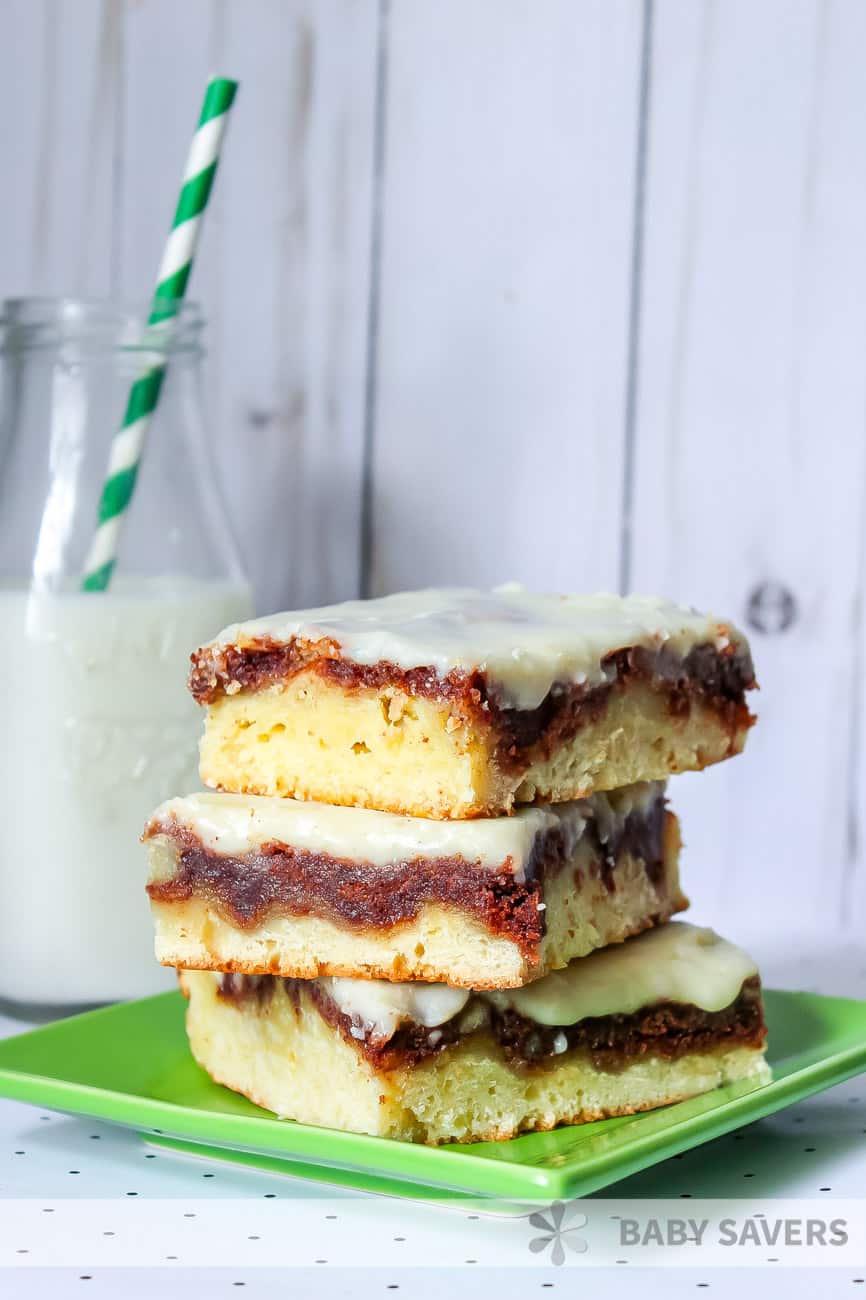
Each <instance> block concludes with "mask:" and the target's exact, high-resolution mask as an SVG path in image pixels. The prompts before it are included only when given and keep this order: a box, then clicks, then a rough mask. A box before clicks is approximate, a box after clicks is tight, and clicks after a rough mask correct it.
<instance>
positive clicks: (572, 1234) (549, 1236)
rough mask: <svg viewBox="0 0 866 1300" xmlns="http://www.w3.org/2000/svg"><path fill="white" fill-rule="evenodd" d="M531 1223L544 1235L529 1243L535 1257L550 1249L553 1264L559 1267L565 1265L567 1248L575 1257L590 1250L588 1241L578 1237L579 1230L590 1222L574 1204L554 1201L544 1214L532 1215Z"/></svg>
mask: <svg viewBox="0 0 866 1300" xmlns="http://www.w3.org/2000/svg"><path fill="white" fill-rule="evenodd" d="M529 1222H530V1223H531V1224H532V1226H533V1228H538V1229H539V1230H540V1231H541V1232H542V1234H543V1235H542V1236H540V1237H533V1238H532V1240H531V1241H530V1243H529V1249H530V1250H531V1251H532V1253H533V1255H540V1254H541V1252H542V1251H543V1250H547V1248H548V1247H550V1259H551V1263H553V1264H556V1265H557V1266H558V1265H560V1264H564V1263H565V1248H566V1246H567V1247H568V1249H569V1250H572V1251H574V1253H575V1255H583V1254H584V1252H585V1251H587V1250H589V1243H588V1242H587V1241H586V1239H585V1238H584V1237H580V1236H578V1235H577V1234H578V1229H579V1228H585V1227H586V1225H587V1223H588V1222H589V1220H588V1219H587V1217H586V1215H585V1214H578V1213H577V1212H576V1211H575V1208H574V1203H573V1202H572V1204H571V1205H563V1203H562V1201H554V1202H553V1204H552V1205H551V1206H550V1207H549V1208H548V1209H547V1210H546V1211H545V1213H544V1214H530V1216H529Z"/></svg>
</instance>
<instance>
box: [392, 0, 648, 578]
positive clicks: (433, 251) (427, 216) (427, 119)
mask: <svg viewBox="0 0 866 1300" xmlns="http://www.w3.org/2000/svg"><path fill="white" fill-rule="evenodd" d="M641 16H642V7H641V6H640V5H638V4H634V3H616V4H611V3H585V2H583V0H581V3H571V2H570V0H568V2H566V0H545V3H543V4H541V5H537V4H536V5H533V4H529V3H523V2H522V0H520V2H514V3H511V4H509V5H506V6H503V5H499V4H496V3H493V2H492V0H483V2H479V0H476V3H474V4H472V5H463V4H460V3H457V0H446V2H445V3H440V4H437V5H427V6H418V5H410V4H395V5H393V6H392V12H391V18H390V31H389V39H388V44H387V87H386V88H387V114H386V131H385V155H384V164H385V169H384V183H383V204H382V211H383V228H382V262H381V276H382V278H381V286H380V292H381V298H380V317H379V325H380V328H379V337H378V348H377V355H376V358H375V360H376V370H377V373H376V384H375V396H376V403H375V411H374V412H373V415H374V420H373V427H372V449H371V450H372V464H373V470H374V482H373V493H372V521H371V522H372V547H371V560H372V564H371V573H370V574H369V575H368V576H369V585H370V587H371V589H372V590H374V591H376V592H382V591H387V590H392V589H395V588H399V587H406V586H417V585H423V584H427V583H433V582H444V583H455V582H456V583H466V582H472V583H480V584H489V583H494V582H497V581H503V580H506V579H509V578H516V579H522V580H525V581H527V582H529V583H534V584H536V585H538V586H540V587H542V588H548V589H556V588H565V589H569V588H571V589H574V588H590V589H592V588H596V587H601V586H610V585H613V584H615V582H616V573H617V559H618V539H619V503H620V492H621V478H622V446H623V420H624V396H625V385H624V378H625V357H626V347H627V335H628V305H629V289H630V258H631V239H632V198H633V181H634V169H635V141H636V129H637V102H638V83H639V67H640V42H641Z"/></svg>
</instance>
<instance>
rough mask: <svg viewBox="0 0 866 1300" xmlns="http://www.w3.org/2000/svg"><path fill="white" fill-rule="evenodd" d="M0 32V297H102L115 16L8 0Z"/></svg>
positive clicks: (82, 0) (111, 261) (98, 9)
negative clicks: (0, 195)
mask: <svg viewBox="0 0 866 1300" xmlns="http://www.w3.org/2000/svg"><path fill="white" fill-rule="evenodd" d="M0 30H2V36H0V157H2V165H3V193H4V201H3V210H2V219H0V296H2V297H12V296H16V295H32V294H75V295H82V294H83V295H91V296H93V295H100V294H105V293H108V292H109V291H110V289H111V286H112V276H113V271H114V266H115V261H116V259H115V255H114V246H113V225H112V203H113V192H114V185H115V180H116V174H115V173H116V120H117V119H116V105H117V99H118V95H119V90H120V75H121V43H120V14H119V11H118V8H117V6H115V5H113V4H111V3H110V0H79V3H77V4H71V3H69V2H68V0H65V2H58V0H54V3H52V0H7V3H5V4H4V5H3V13H2V29H0Z"/></svg>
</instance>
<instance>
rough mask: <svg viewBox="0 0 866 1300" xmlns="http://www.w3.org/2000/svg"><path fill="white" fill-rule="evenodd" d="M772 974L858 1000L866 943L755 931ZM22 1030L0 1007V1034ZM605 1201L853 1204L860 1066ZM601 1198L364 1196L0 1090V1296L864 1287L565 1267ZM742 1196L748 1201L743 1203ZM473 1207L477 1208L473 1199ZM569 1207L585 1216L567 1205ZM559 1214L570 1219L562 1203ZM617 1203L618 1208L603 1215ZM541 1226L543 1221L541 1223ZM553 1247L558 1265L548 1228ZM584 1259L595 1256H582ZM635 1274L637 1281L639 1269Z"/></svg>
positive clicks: (821, 1272) (865, 976)
mask: <svg viewBox="0 0 866 1300" xmlns="http://www.w3.org/2000/svg"><path fill="white" fill-rule="evenodd" d="M751 947H752V950H753V951H754V952H755V953H756V955H757V956H758V958H759V960H760V961H761V964H762V966H763V969H764V975H765V980H766V982H767V984H768V985H773V986H776V987H789V988H800V989H806V990H810V991H813V992H821V993H829V994H837V995H844V996H849V997H860V998H866V950H864V946H863V945H857V944H853V943H850V942H849V943H844V942H839V943H837V944H835V945H828V944H827V943H826V941H825V942H824V943H822V942H821V941H820V940H819V939H817V938H816V939H814V940H809V939H808V938H804V939H802V940H798V941H792V940H791V939H790V938H788V939H786V941H785V942H784V944H783V943H781V942H778V943H776V944H774V943H772V942H766V943H764V944H756V943H754V942H753V943H752V944H751ZM25 1028H27V1026H26V1025H22V1024H21V1022H19V1021H12V1020H8V1019H5V1020H4V1019H2V1018H0V1036H4V1035H7V1034H12V1033H20V1032H21V1031H22V1030H23V1029H25ZM599 1198H602V1199H603V1200H604V1202H605V1204H606V1203H607V1201H609V1200H619V1199H622V1200H623V1201H640V1202H642V1203H646V1204H649V1203H650V1202H653V1201H654V1200H655V1199H656V1198H661V1199H664V1200H666V1201H667V1202H671V1201H679V1202H680V1203H681V1204H682V1206H683V1215H684V1217H687V1216H688V1211H689V1202H690V1201H691V1202H693V1201H698V1202H700V1201H701V1200H702V1198H716V1199H723V1198H748V1202H749V1204H750V1205H757V1204H759V1203H760V1205H761V1207H762V1210H763V1211H765V1212H767V1213H772V1206H773V1203H774V1202H778V1201H779V1200H780V1199H784V1200H786V1201H793V1200H795V1199H801V1200H802V1201H803V1202H804V1203H806V1202H808V1204H809V1205H810V1206H813V1207H814V1205H815V1203H816V1202H820V1203H821V1204H826V1206H827V1207H828V1208H827V1211H826V1214H827V1216H828V1218H829V1217H830V1216H832V1214H833V1213H834V1210H833V1205H834V1203H837V1204H838V1203H841V1202H848V1203H849V1205H850V1203H852V1202H856V1203H857V1204H858V1205H860V1206H862V1208H863V1215H864V1218H866V1076H860V1077H859V1078H857V1079H852V1080H850V1081H849V1082H848V1083H845V1084H842V1085H840V1086H838V1087H836V1088H833V1089H831V1090H829V1091H827V1092H824V1093H821V1094H819V1095H818V1096H815V1097H813V1098H810V1099H809V1100H807V1101H805V1102H801V1103H799V1104H797V1105H795V1106H792V1107H790V1108H789V1109H787V1110H784V1111H782V1112H780V1113H778V1114H776V1115H774V1116H771V1117H770V1118H768V1119H765V1120H761V1121H759V1122H758V1123H755V1124H752V1125H750V1126H748V1127H747V1128H744V1129H741V1130H740V1131H739V1132H736V1133H733V1134H729V1135H727V1136H726V1137H722V1138H719V1139H717V1140H716V1141H714V1142H711V1143H708V1144H706V1145H704V1146H701V1147H697V1148H695V1149H694V1150H693V1151H690V1152H687V1153H685V1154H682V1155H679V1156H676V1157H674V1158H673V1159H671V1160H668V1161H666V1162H664V1163H663V1164H660V1165H656V1166H655V1167H653V1168H651V1169H648V1170H646V1171H644V1172H643V1173H640V1174H637V1175H635V1176H634V1177H632V1178H629V1179H627V1180H625V1181H623V1182H620V1183H618V1184H616V1185H614V1186H612V1187H609V1188H606V1189H605V1190H604V1191H603V1192H601V1193H599ZM599 1198H592V1197H590V1198H588V1199H587V1200H584V1201H582V1202H580V1203H579V1204H578V1203H575V1204H572V1205H571V1206H566V1207H551V1209H550V1212H549V1213H548V1212H546V1213H544V1214H542V1215H541V1216H540V1217H538V1216H536V1219H534V1220H533V1221H532V1222H533V1223H535V1226H531V1223H530V1220H529V1219H528V1217H527V1216H524V1217H522V1218H508V1217H503V1216H502V1215H490V1214H488V1213H485V1212H484V1209H483V1207H480V1206H479V1207H475V1209H473V1207H471V1206H470V1207H468V1208H467V1207H466V1206H462V1207H454V1206H446V1207H443V1206H437V1205H433V1204H426V1203H417V1202H412V1201H403V1200H397V1199H393V1198H377V1197H372V1196H360V1195H358V1194H356V1193H350V1192H346V1191H341V1190H338V1189H336V1188H330V1187H328V1186H325V1185H321V1184H317V1185H313V1184H311V1183H307V1182H304V1181H303V1180H301V1179H296V1178H288V1177H282V1176H278V1175H274V1174H271V1173H268V1174H265V1173H261V1172H258V1171H256V1170H254V1169H252V1168H249V1169H246V1168H243V1167H242V1166H238V1165H231V1166H230V1165H228V1164H224V1163H222V1162H220V1161H215V1160H208V1159H198V1158H194V1157H189V1156H185V1155H181V1154H176V1153H173V1152H169V1151H167V1150H164V1149H159V1148H157V1147H153V1146H149V1145H148V1144H147V1143H146V1142H144V1141H143V1140H142V1138H141V1137H140V1136H139V1134H137V1133H136V1132H134V1131H132V1130H128V1129H123V1128H120V1127H114V1126H111V1125H107V1124H102V1123H97V1122H94V1121H91V1120H86V1119H78V1118H71V1117H68V1116H64V1115H60V1114H56V1113H52V1112H48V1111H45V1110H40V1109H38V1108H34V1107H30V1106H26V1105H21V1104H18V1103H14V1102H7V1101H0V1200H2V1202H3V1204H2V1205H0V1296H3V1297H5V1296H9V1297H10V1300H12V1298H13V1297H14V1300H19V1298H20V1300H29V1298H30V1297H34V1298H35V1297H66V1296H81V1297H91V1296H99V1297H105V1296H111V1297H120V1296H122V1297H124V1300H126V1298H127V1297H138V1296H141V1297H148V1300H150V1298H151V1297H153V1296H156V1295H160V1296H172V1295H175V1294H177V1295H181V1294H182V1295H183V1296H184V1297H190V1298H191V1300H198V1297H207V1300H216V1298H217V1297H229V1296H232V1297H236V1296H249V1297H253V1296H255V1297H259V1296H261V1297H267V1300H275V1297H278V1296H283V1295H285V1296H287V1297H288V1296H298V1297H305V1296H323V1297H343V1296H345V1297H356V1296H364V1297H366V1296H381V1297H387V1296H391V1295H393V1296H395V1297H400V1298H402V1300H409V1298H410V1297H414V1298H418V1300H420V1298H421V1297H428V1296H429V1297H434V1296H435V1297H437V1300H438V1298H439V1297H441V1296H442V1295H443V1293H444V1294H447V1295H448V1296H449V1297H453V1298H454V1300H457V1298H458V1297H462V1296H467V1297H469V1296H471V1297H473V1300H475V1298H476V1297H477V1296H478V1294H479V1288H483V1290H484V1292H485V1293H486V1292H488V1291H491V1292H495V1294H496V1296H497V1297H502V1300H508V1298H510V1297H518V1296H519V1297H521V1298H522V1297H525V1296H531V1295H533V1294H541V1293H544V1294H552V1295H556V1294H561V1295H568V1296H574V1295H576V1294H578V1292H580V1291H583V1290H584V1289H586V1288H587V1287H591V1288H593V1289H596V1288H598V1287H601V1288H602V1289H603V1294H604V1295H605V1297H608V1296H613V1297H616V1296H617V1295H620V1294H621V1295H626V1294H629V1295H634V1294H638V1293H639V1294H640V1295H641V1297H655V1296H659V1297H662V1296H664V1297H665V1300H670V1297H672V1296H673V1297H679V1296H685V1295H696V1294H698V1293H703V1292H709V1293H712V1294H714V1295H716V1296H731V1297H734V1296H736V1297H737V1300H744V1297H748V1296H752V1295H753V1296H756V1297H757V1296H760V1297H761V1300H764V1298H765V1297H766V1296H767V1295H770V1296H773V1295H785V1296H791V1297H799V1296H803V1297H806V1296H809V1297H811V1296H813V1295H815V1294H818V1293H820V1294H821V1295H822V1296H823V1295H831V1296H837V1295H838V1296H851V1297H854V1298H856V1297H857V1296H858V1295H859V1296H862V1297H863V1300H866V1280H864V1279H866V1259H864V1260H863V1262H862V1264H861V1265H855V1264H852V1263H851V1262H850V1261H846V1263H844V1264H835V1265H824V1264H823V1261H822V1266H821V1267H820V1268H817V1267H812V1266H804V1267H800V1268H795V1267H791V1266H790V1265H789V1264H788V1263H787V1262H786V1263H784V1264H783V1265H782V1266H780V1268H779V1269H778V1270H777V1271H775V1272H774V1271H773V1267H772V1258H773V1257H772V1250H768V1251H767V1252H766V1254H765V1257H764V1258H763V1259H762V1261H761V1264H762V1266H761V1267H756V1266H755V1267H753V1266H749V1267H746V1266H739V1267H736V1268H734V1267H727V1268H726V1267H707V1266H703V1267H702V1266H701V1263H700V1260H699V1259H696V1260H691V1259H690V1260H689V1261H685V1260H684V1261H683V1262H682V1263H678V1264H677V1266H670V1267H665V1268H661V1267H655V1268H653V1267H639V1266H638V1263H637V1261H636V1260H635V1259H634V1258H631V1259H629V1260H628V1261H624V1262H623V1263H622V1264H621V1265H620V1266H617V1264H616V1263H615V1262H614V1263H609V1264H605V1265H604V1266H603V1267H602V1266H598V1267H591V1266H590V1267H582V1268H579V1269H577V1268H569V1267H565V1266H561V1265H562V1264H563V1263H565V1264H567V1263H568V1259H569V1254H570V1252H574V1251H579V1250H581V1249H584V1247H583V1246H582V1245H581V1243H580V1236H579V1232H578V1231H577V1230H576V1229H575V1228H574V1226H573V1225H574V1224H577V1225H579V1224H580V1223H581V1222H583V1221H584V1219H585V1218H586V1217H587V1216H589V1217H591V1216H592V1214H593V1212H594V1206H595V1205H597V1204H598V1202H599ZM744 1203H745V1202H744ZM476 1211H480V1212H476ZM577 1211H582V1212H583V1215H582V1217H575V1216H576V1214H577ZM569 1215H571V1219H570V1220H569V1218H568V1216H569ZM614 1217H616V1216H614ZM536 1220H537V1221H536ZM559 1240H561V1241H562V1242H563V1243H564V1249H562V1250H560V1255H564V1256H565V1259H564V1260H563V1259H561V1258H560V1259H559V1260H558V1261H557V1257H556V1253H555V1252H556V1248H557V1242H558V1241H559ZM581 1262H582V1263H583V1264H587V1263H588V1262H589V1261H588V1260H587V1259H584V1260H582V1261H581ZM635 1274H638V1275H639V1276H638V1277H635Z"/></svg>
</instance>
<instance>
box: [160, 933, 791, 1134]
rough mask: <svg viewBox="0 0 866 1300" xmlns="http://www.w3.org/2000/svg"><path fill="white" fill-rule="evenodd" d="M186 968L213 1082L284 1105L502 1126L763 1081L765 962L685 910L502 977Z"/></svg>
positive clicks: (621, 1110) (339, 1114) (425, 1122)
mask: <svg viewBox="0 0 866 1300" xmlns="http://www.w3.org/2000/svg"><path fill="white" fill-rule="evenodd" d="M179 978H180V983H181V988H182V989H183V991H184V993H185V995H186V996H187V998H188V999H189V1008H188V1012H187V1032H188V1034H189V1039H190V1045H191V1048H192V1051H193V1055H194V1056H195V1058H196V1060H197V1061H198V1062H199V1064H200V1065H202V1066H203V1067H204V1068H205V1069H206V1070H207V1072H208V1073H209V1074H210V1075H211V1076H212V1077H213V1078H214V1079H215V1080H216V1081H217V1082H219V1083H223V1084H225V1085H226V1086H228V1087H230V1088H233V1089H234V1090H235V1091H237V1092H241V1093H244V1094H245V1095H246V1096H248V1097H249V1098H250V1099H251V1100H252V1101H254V1102H256V1103H257V1104H258V1105H260V1106H263V1107H265V1108H266V1109H268V1110H271V1111H274V1112H276V1114H278V1115H280V1116H283V1117H284V1118H290V1119H295V1120H299V1121H301V1122H302V1123H306V1124H316V1125H321V1126H324V1127H329V1128H339V1129H346V1130H350V1131H353V1132H360V1133H370V1134H373V1135H376V1136H381V1137H389V1138H399V1139H403V1140H407V1141H415V1142H426V1143H430V1144H438V1143H442V1142H479V1141H490V1140H497V1139H506V1138H511V1137H514V1136H516V1135H517V1134H518V1133H521V1132H526V1131H530V1130H534V1129H550V1128H554V1127H555V1126H556V1125H559V1124H577V1123H583V1122H586V1121H589V1120H596V1119H602V1118H605V1117H609V1116H613V1115H629V1114H634V1113H635V1112H637V1111H643V1110H651V1109H653V1108H654V1107H657V1106H663V1105H666V1104H668V1103H670V1102H674V1101H680V1100H682V1099H684V1098H686V1097H691V1096H695V1095H696V1094H698V1093H702V1092H708V1091H710V1090H711V1089H713V1088H716V1087H718V1086H720V1085H721V1084H724V1083H730V1082H733V1081H735V1080H746V1079H748V1080H751V1081H753V1082H754V1084H755V1086H759V1085H760V1084H762V1083H764V1082H766V1081H767V1080H768V1079H769V1070H768V1067H767V1065H766V1063H765V1061H764V1057H763V1052H764V1045H765V1043H764V1040H765V1037H766V1028H765V1025H764V1017H763V1008H762V1003H761V991H760V981H759V978H758V973H757V970H756V968H755V965H754V962H752V960H751V959H750V958H749V957H748V955H747V954H746V953H745V952H743V951H742V949H740V948H737V947H735V946H734V945H733V944H730V943H728V942H727V941H725V940H723V939H720V938H719V937H718V936H717V935H715V934H714V933H713V932H712V931H711V930H703V929H698V928H696V927H694V926H690V925H686V924H684V923H680V922H672V923H670V924H668V925H666V926H663V927H660V928H659V929H657V930H653V931H649V932H647V933H646V934H644V935H641V936H639V937H637V938H635V939H630V940H628V941H627V942H626V943H624V944H617V945H614V946H613V947H611V948H607V949H604V950H602V951H600V952H596V953H593V954H591V955H590V956H589V957H584V958H580V959H579V960H578V961H575V962H572V964H571V965H570V966H569V967H568V968H567V969H566V970H564V971H560V972H557V973H555V974H553V975H549V976H546V977H545V978H544V979H542V980H539V981H537V982H535V983H534V984H531V985H528V986H527V987H526V988H523V989H513V990H507V991H500V992H483V993H477V992H472V991H471V990H466V989H455V988H449V987H447V986H445V985H423V984H405V983H404V984H396V983H388V982H385V981H377V980H354V979H340V978H328V977H323V978H320V979H317V980H294V979H283V978H280V977H278V976H271V975H264V976H247V975H237V974H225V975H220V974H218V973H215V972H211V971H182V972H180V974H179ZM324 1080H327V1081H328V1086H327V1087H326V1088H325V1087H323V1086H322V1084H323V1081H324Z"/></svg>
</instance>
